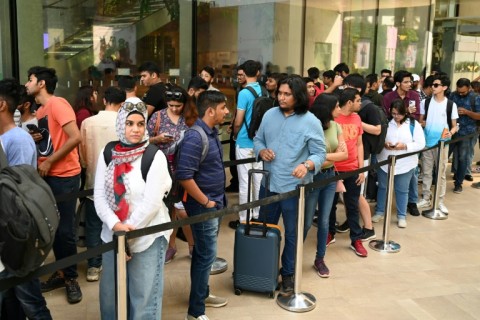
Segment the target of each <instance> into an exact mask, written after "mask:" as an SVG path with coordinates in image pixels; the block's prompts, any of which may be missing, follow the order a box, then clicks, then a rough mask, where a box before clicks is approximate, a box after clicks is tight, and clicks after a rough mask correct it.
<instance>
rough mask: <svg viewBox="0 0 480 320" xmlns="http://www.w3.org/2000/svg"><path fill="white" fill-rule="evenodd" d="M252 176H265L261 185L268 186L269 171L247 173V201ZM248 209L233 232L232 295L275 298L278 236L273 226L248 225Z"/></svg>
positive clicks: (277, 229) (278, 232) (279, 238)
mask: <svg viewBox="0 0 480 320" xmlns="http://www.w3.org/2000/svg"><path fill="white" fill-rule="evenodd" d="M253 174H263V175H264V176H265V186H266V188H267V190H268V187H269V184H270V178H269V172H268V171H264V170H253V169H251V170H249V171H248V202H250V198H251V195H250V193H251V180H252V175H253ZM250 211H251V210H250V209H249V210H247V222H246V223H245V224H244V223H241V224H240V225H239V226H238V228H237V230H236V232H235V246H234V255H233V268H234V271H233V286H234V289H235V294H236V295H240V294H242V290H246V291H254V292H262V293H268V295H269V297H270V298H274V297H275V290H276V289H277V287H278V274H279V256H280V242H281V233H280V228H279V227H278V226H277V225H270V224H267V223H266V221H263V222H250V221H249V220H250Z"/></svg>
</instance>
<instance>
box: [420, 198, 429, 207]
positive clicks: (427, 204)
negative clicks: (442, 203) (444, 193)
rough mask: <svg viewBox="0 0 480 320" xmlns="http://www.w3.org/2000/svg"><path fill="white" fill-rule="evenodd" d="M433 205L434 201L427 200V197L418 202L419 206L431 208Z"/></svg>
mask: <svg viewBox="0 0 480 320" xmlns="http://www.w3.org/2000/svg"><path fill="white" fill-rule="evenodd" d="M431 206H432V203H431V202H430V200H427V199H422V200H420V201H419V202H418V203H417V207H418V208H429V207H431Z"/></svg>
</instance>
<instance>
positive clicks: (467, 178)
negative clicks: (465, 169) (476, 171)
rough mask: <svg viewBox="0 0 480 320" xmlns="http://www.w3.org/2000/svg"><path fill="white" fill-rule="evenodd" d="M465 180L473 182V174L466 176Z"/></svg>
mask: <svg viewBox="0 0 480 320" xmlns="http://www.w3.org/2000/svg"><path fill="white" fill-rule="evenodd" d="M465 180H467V181H473V177H472V175H471V174H466V175H465Z"/></svg>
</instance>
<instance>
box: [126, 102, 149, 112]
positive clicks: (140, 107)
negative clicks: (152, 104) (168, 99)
mask: <svg viewBox="0 0 480 320" xmlns="http://www.w3.org/2000/svg"><path fill="white" fill-rule="evenodd" d="M122 107H123V108H124V109H125V110H127V111H128V112H132V111H135V110H136V111H138V112H140V113H144V112H145V111H147V105H146V104H145V103H144V102H138V103H132V102H124V103H123V106H122Z"/></svg>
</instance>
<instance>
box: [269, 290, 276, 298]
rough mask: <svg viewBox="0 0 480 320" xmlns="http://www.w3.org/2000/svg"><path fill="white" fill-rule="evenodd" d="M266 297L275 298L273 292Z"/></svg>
mask: <svg viewBox="0 0 480 320" xmlns="http://www.w3.org/2000/svg"><path fill="white" fill-rule="evenodd" d="M268 297H269V298H270V299H274V298H275V291H272V292H270V293H269V294H268Z"/></svg>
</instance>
